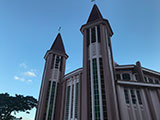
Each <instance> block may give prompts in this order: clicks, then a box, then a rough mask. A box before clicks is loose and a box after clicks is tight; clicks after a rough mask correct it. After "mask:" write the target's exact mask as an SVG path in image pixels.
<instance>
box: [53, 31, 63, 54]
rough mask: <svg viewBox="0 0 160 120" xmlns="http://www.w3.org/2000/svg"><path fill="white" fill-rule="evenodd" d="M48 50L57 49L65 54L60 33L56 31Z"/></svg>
mask: <svg viewBox="0 0 160 120" xmlns="http://www.w3.org/2000/svg"><path fill="white" fill-rule="evenodd" d="M50 50H56V51H59V52H61V53H65V54H66V51H65V48H64V44H63V41H62V37H61V34H60V33H58V35H57V37H56V39H55V41H54V43H53V45H52V47H51V49H50Z"/></svg>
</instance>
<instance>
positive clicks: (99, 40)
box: [97, 25, 101, 42]
mask: <svg viewBox="0 0 160 120" xmlns="http://www.w3.org/2000/svg"><path fill="white" fill-rule="evenodd" d="M97 32H98V42H101V34H100V26H99V25H98V26H97Z"/></svg>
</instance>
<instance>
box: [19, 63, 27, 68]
mask: <svg viewBox="0 0 160 120" xmlns="http://www.w3.org/2000/svg"><path fill="white" fill-rule="evenodd" d="M19 66H20V67H22V68H25V69H26V68H27V65H26V64H25V63H21V64H19Z"/></svg>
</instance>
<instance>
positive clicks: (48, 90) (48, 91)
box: [44, 81, 51, 119]
mask: <svg viewBox="0 0 160 120" xmlns="http://www.w3.org/2000/svg"><path fill="white" fill-rule="evenodd" d="M50 87H51V81H49V83H48V88H47V97H46V102H45V108H44V111H45V112H44V119H46V111H47V105H48V98H49V93H50Z"/></svg>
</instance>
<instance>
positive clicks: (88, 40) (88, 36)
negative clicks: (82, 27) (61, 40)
mask: <svg viewBox="0 0 160 120" xmlns="http://www.w3.org/2000/svg"><path fill="white" fill-rule="evenodd" d="M89 43H90V34H89V29H87V47H88V46H89Z"/></svg>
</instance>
